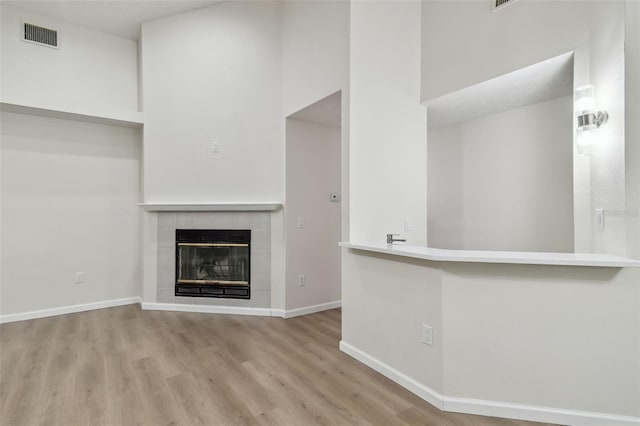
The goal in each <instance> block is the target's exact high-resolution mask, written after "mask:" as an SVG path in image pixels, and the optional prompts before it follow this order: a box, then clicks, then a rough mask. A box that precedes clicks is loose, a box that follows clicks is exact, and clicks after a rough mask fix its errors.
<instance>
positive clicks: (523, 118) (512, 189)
mask: <svg viewBox="0 0 640 426" xmlns="http://www.w3.org/2000/svg"><path fill="white" fill-rule="evenodd" d="M572 113H573V98H572V96H565V97H562V98H557V99H553V100H551V101H546V102H542V103H538V104H533V105H527V106H524V107H520V108H515V109H513V110H510V111H505V112H501V113H498V114H492V115H488V116H485V117H481V118H477V119H474V120H469V121H465V122H462V123H457V124H455V125H451V126H447V127H442V128H435V129H430V130H429V132H428V140H429V144H428V150H429V155H428V159H429V160H428V161H429V162H428V167H427V168H428V182H429V190H430V192H429V194H428V199H429V203H428V205H429V211H428V219H429V231H428V235H429V245H430V246H433V247H442V248H456V249H471V250H517V251H547V252H572V251H573V200H572V198H573V185H572V184H573V174H572V159H573V147H572V143H573V132H572V128H571V123H572V122H573V117H572Z"/></svg>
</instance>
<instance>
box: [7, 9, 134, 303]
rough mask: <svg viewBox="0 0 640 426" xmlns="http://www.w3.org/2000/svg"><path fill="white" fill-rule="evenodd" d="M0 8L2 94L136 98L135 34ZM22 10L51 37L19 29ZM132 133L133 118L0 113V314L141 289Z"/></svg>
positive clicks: (88, 103)
mask: <svg viewBox="0 0 640 426" xmlns="http://www.w3.org/2000/svg"><path fill="white" fill-rule="evenodd" d="M0 10H1V15H2V18H1V19H2V25H1V31H2V37H1V40H2V42H1V43H2V45H1V55H2V61H1V62H2V65H1V67H2V83H1V86H2V87H1V89H2V101H3V102H14V103H24V104H30V105H35V106H40V107H45V108H52V109H71V110H74V111H78V112H80V113H85V114H98V115H100V114H109V113H112V112H118V113H122V112H131V111H137V110H138V80H137V78H138V76H137V46H136V43H135V42H134V41H131V40H127V39H123V38H120V37H116V36H113V35H109V34H106V33H102V32H99V31H95V30H92V29H88V28H84V27H81V26H78V25H73V24H70V23H67V22H64V21H61V20H56V19H52V18H48V17H44V16H39V15H36V14H33V13H31V12H23V11H22V10H21V9H18V8H15V7H11V6H7V5H5V4H2V5H1V9H0ZM22 21H28V22H32V23H34V24H37V25H43V26H49V27H53V28H54V29H57V30H58V31H59V33H58V35H59V42H60V49H52V48H48V47H42V46H37V45H34V44H31V43H26V42H23V41H21V39H20V26H21V24H22ZM140 145H141V137H140V131H139V130H136V129H129V128H120V127H111V126H104V125H98V124H89V123H83V122H76V121H71V120H60V119H52V118H43V117H37V116H29V115H22V114H11V113H2V284H1V287H0V291H1V293H2V294H1V295H2V302H1V310H2V314H3V315H6V314H12V313H21V312H27V311H32V310H39V309H48V308H56V307H62V306H69V305H74V304H82V303H91V302H99V301H104V300H111V299H119V298H125V297H134V296H138V295H139V294H140V287H139V286H140V278H141V277H140V267H141V265H140V261H139V260H140V257H139V254H140V253H139V243H140V242H139V238H140V235H139V212H138V208H137V207H136V205H135V203H136V202H138V201H139V193H140V190H139V186H140V183H139V182H140V181H139V178H140V176H139V173H140V157H141V152H140V150H141V146H140ZM75 272H84V273H85V275H86V283H85V284H83V285H77V284H75V283H74V281H75Z"/></svg>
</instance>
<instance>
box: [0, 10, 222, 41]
mask: <svg viewBox="0 0 640 426" xmlns="http://www.w3.org/2000/svg"><path fill="white" fill-rule="evenodd" d="M222 1H223V0H112V1H106V0H18V1H15V0H2V4H7V5H10V6H15V7H18V8H20V9H24V10H27V11H29V12H33V13H38V14H41V15H45V16H50V17H53V18H57V19H62V20H65V21H67V22H70V23H73V24H76V25H82V26H84V27H88V28H92V29H96V30H100V31H104V32H107V33H110V34H114V35H117V36H120V37H124V38H128V39H131V40H138V38H139V37H140V25H141V24H142V23H144V22H149V21H154V20H156V19H160V18H165V17H167V16H171V15H177V14H179V13H184V12H187V11H190V10H194V9H201V8H203V7H208V6H211V5H213V4H216V3H221V2H222Z"/></svg>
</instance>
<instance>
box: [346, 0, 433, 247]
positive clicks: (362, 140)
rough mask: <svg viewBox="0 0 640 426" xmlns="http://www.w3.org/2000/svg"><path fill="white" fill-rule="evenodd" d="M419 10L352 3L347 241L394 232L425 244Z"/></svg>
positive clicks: (408, 5)
mask: <svg viewBox="0 0 640 426" xmlns="http://www.w3.org/2000/svg"><path fill="white" fill-rule="evenodd" d="M420 8H421V3H420V2H419V1H407V2H393V1H380V2H351V64H350V109H349V119H350V123H349V125H350V135H349V146H350V153H349V156H350V157H349V158H350V159H349V166H350V178H349V191H350V197H349V202H350V217H351V218H350V227H351V228H350V234H351V235H350V239H351V241H368V242H384V241H385V234H387V233H396V234H402V235H403V236H404V237H406V239H407V241H408V242H409V243H411V244H417V245H425V244H426V234H427V221H426V205H427V199H426V194H427V188H426V186H427V143H426V140H427V134H426V132H427V116H426V108H425V107H424V106H422V105H421V104H420V102H419V100H420V99H419V98H420V28H421V18H420V16H421V13H420ZM389 34H393V35H394V36H393V37H390V36H389ZM405 222H406V223H407V224H408V225H409V226H410V227H411V228H412V229H411V230H410V231H408V230H405V227H404V223H405Z"/></svg>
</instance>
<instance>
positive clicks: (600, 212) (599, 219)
mask: <svg viewBox="0 0 640 426" xmlns="http://www.w3.org/2000/svg"><path fill="white" fill-rule="evenodd" d="M596 225H598V227H599V228H604V209H596Z"/></svg>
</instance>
